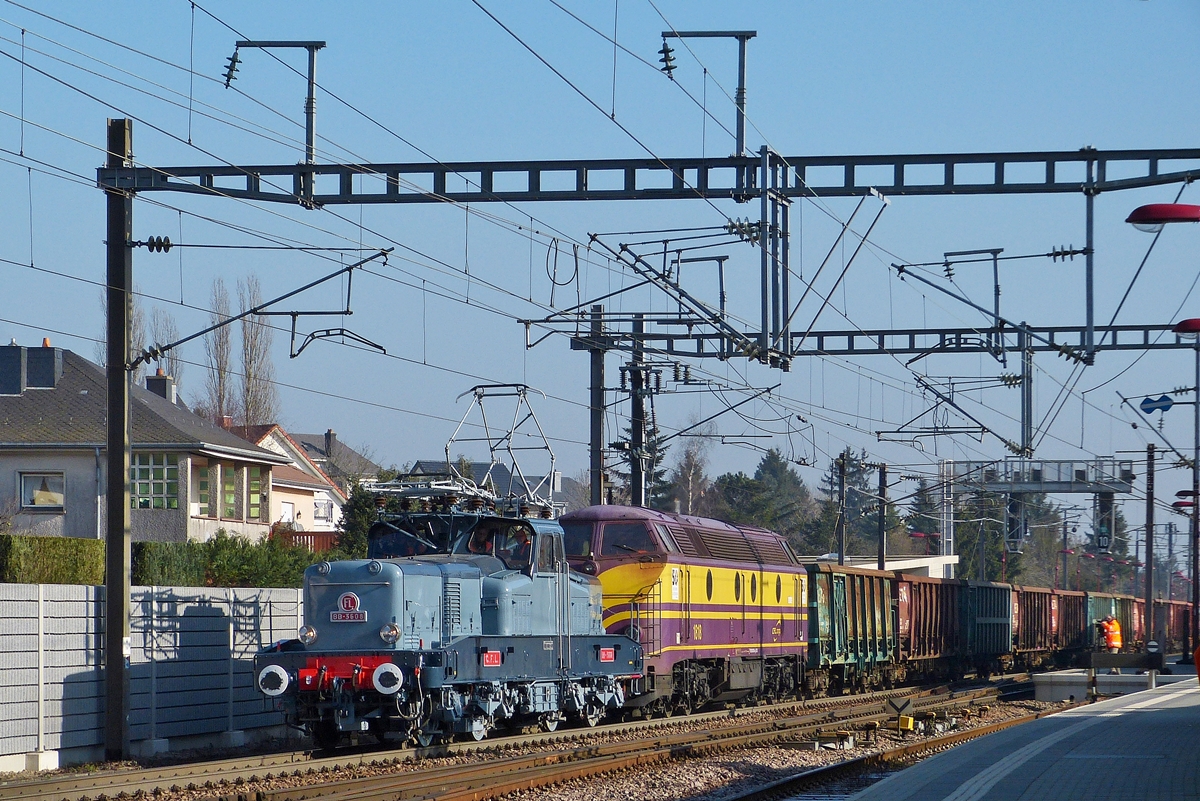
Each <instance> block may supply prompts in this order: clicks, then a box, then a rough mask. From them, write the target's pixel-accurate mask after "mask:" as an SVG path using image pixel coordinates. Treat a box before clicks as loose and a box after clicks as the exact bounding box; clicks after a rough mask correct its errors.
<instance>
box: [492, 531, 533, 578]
mask: <svg viewBox="0 0 1200 801" xmlns="http://www.w3.org/2000/svg"><path fill="white" fill-rule="evenodd" d="M497 555H498V556H499V557H500V558H501V559H502V560H503V561H504V564H505V566H507V567H508V569H509V570H521V571H527V570H528V569H529V562H530V558H531V557H532V555H533V538H532V536H531V535H530V531H529V529H528V528H526V527H525V526H513V527H512V528H510V529H509V530H508V535H507V537H506V538H505V542H504V547H502V548H500V549H499V551H498V553H497Z"/></svg>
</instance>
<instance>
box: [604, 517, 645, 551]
mask: <svg viewBox="0 0 1200 801" xmlns="http://www.w3.org/2000/svg"><path fill="white" fill-rule="evenodd" d="M658 550H659V548H658V546H657V545H656V544H655V542H654V540H653V539H652V538H651V537H650V531H649V529H647V528H646V524H645V523H607V524H605V526H604V541H603V544H602V545H601V546H600V555H601V556H626V555H628V554H631V553H654V552H656V551H658Z"/></svg>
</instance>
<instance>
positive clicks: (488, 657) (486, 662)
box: [483, 651, 504, 667]
mask: <svg viewBox="0 0 1200 801" xmlns="http://www.w3.org/2000/svg"><path fill="white" fill-rule="evenodd" d="M503 660H504V657H503V656H501V655H500V652H499V651H484V652H483V666H484V667H500V663H501V662H502V661H503Z"/></svg>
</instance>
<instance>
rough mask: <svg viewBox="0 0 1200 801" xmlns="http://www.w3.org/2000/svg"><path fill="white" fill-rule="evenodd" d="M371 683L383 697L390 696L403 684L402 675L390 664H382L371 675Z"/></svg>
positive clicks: (398, 669)
mask: <svg viewBox="0 0 1200 801" xmlns="http://www.w3.org/2000/svg"><path fill="white" fill-rule="evenodd" d="M371 683H372V684H373V685H375V689H376V690H377V691H378V692H380V693H382V694H383V695H392V694H394V693H395V692H396V691H397V690H399V689H400V687H401V685H403V684H404V673H403V672H402V671H401V670H400V668H398V667H396V666H395V665H393V664H392V663H391V662H384V663H383V664H382V665H380V666H378V667H377V668H375V672H374V673H372V674H371Z"/></svg>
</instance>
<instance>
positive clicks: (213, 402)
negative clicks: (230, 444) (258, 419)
mask: <svg viewBox="0 0 1200 801" xmlns="http://www.w3.org/2000/svg"><path fill="white" fill-rule="evenodd" d="M209 305H210V307H211V309H212V311H211V312H209V320H210V322H211V323H212V324H213V325H216V324H217V323H221V322H225V321H226V320H228V319H229V318H230V317H231V316H232V315H230V313H229V290H227V289H226V288H225V282H224V281H223V280H221V279H220V278H219V277H218V278H214V279H213V284H212V295H211V298H210V300H209ZM204 357H205V361H206V362H207V369H208V375H206V376H205V378H204V390H203V392H202V393H201V394H200V396H199V397H197V398H196V399H195V400H194V402H193V406H194V407H195V411H196V414H198V415H200V416H202V417H207V418H208V419H209V420H212V421H213V422H214V423H216V424H217V425H221V423H222V421H223V420H224V418H225V417H226V416H228V415H231V414H232V413H233V376H232V374H231V372H232V370H231V367H232V360H233V343H232V339H231V337H230V330H229V326H228V325H225V326H221V327H220V328H216V329H213V330H212V331H209V332H208V333H207V334H205V335H204Z"/></svg>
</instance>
